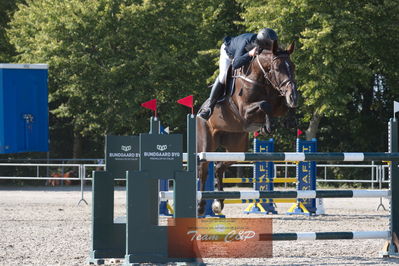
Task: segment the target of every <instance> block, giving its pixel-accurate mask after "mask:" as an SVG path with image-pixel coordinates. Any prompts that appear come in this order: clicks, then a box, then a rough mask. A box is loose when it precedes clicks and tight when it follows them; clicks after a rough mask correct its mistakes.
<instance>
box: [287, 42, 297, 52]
mask: <svg viewBox="0 0 399 266" xmlns="http://www.w3.org/2000/svg"><path fill="white" fill-rule="evenodd" d="M294 50H295V41H292V42H291V44H290V46H288V49H287V53H288V54H292V53H293V52H294Z"/></svg>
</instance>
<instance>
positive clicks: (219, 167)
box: [212, 162, 231, 213]
mask: <svg viewBox="0 0 399 266" xmlns="http://www.w3.org/2000/svg"><path fill="white" fill-rule="evenodd" d="M230 165H231V163H230V162H217V163H216V165H215V177H216V180H217V188H218V191H223V187H224V186H223V176H224V172H225V171H226V170H227V168H228V167H229V166H230ZM223 208H224V200H214V201H213V203H212V211H213V212H214V213H221V212H222V210H223Z"/></svg>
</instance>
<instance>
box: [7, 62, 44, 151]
mask: <svg viewBox="0 0 399 266" xmlns="http://www.w3.org/2000/svg"><path fill="white" fill-rule="evenodd" d="M47 77H48V65H45V64H29V65H25V64H0V153H16V152H32V151H41V152H46V151H48V87H47Z"/></svg>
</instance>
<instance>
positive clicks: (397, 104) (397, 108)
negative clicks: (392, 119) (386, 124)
mask: <svg viewBox="0 0 399 266" xmlns="http://www.w3.org/2000/svg"><path fill="white" fill-rule="evenodd" d="M397 112H399V102H396V101H394V102H393V116H395V114H396V113H397Z"/></svg>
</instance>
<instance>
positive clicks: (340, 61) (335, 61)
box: [0, 0, 399, 156]
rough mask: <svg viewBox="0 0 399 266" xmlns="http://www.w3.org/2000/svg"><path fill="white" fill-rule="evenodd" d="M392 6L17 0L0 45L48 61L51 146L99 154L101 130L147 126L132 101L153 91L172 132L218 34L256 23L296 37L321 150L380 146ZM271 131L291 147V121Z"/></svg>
mask: <svg viewBox="0 0 399 266" xmlns="http://www.w3.org/2000/svg"><path fill="white" fill-rule="evenodd" d="M0 3H1V4H3V5H4V3H5V2H0ZM9 3H14V2H13V1H10V2H9ZM1 7H4V8H2V9H0V10H1V11H0V12H3V11H4V10H7V11H6V13H7V14H10V13H9V11H12V10H13V9H14V8H15V5H14V4H11V5H8V6H1ZM398 11H399V5H397V2H396V1H393V0H383V1H380V0H378V1H377V0H375V1H349V0H337V1H334V2H331V1H330V2H328V1H322V2H320V1H314V0H267V1H266V0H236V1H231V0H220V1H211V0H85V1H81V0H64V1H52V0H27V1H26V2H23V3H21V4H19V5H18V10H17V11H16V13H15V14H14V15H13V17H12V21H11V22H10V23H9V24H8V29H6V27H4V26H5V25H6V24H7V22H8V20H7V19H5V20H4V18H6V17H5V16H2V18H3V20H1V21H0V25H2V28H0V45H1V47H2V49H1V51H8V52H6V54H8V55H10V54H12V53H13V52H12V50H13V49H15V51H16V52H17V57H15V58H14V60H15V61H17V62H23V63H39V62H40V63H48V64H49V66H50V71H49V73H50V80H49V82H50V83H49V85H50V86H49V87H50V95H49V99H50V110H51V136H52V149H53V152H54V151H55V150H57V152H54V153H53V155H54V154H55V155H59V156H61V154H62V156H70V155H71V153H72V147H71V146H72V145H70V143H71V142H74V149H73V150H74V156H102V151H103V141H102V140H103V136H104V135H105V134H128V135H131V134H137V133H139V132H145V131H147V130H148V125H147V124H148V122H147V118H148V116H149V115H150V113H149V111H147V110H145V109H143V108H141V107H140V103H142V102H145V101H147V100H150V99H152V98H157V99H158V101H159V103H160V104H159V114H160V116H161V119H162V121H163V122H164V123H165V125H166V126H171V127H172V129H174V130H175V131H178V132H179V131H180V132H182V131H183V129H184V127H185V126H184V121H185V119H184V117H185V114H186V113H187V111H188V110H187V109H185V107H182V106H179V105H177V104H175V101H176V100H177V99H179V98H182V97H184V96H186V95H189V94H193V95H194V96H195V97H196V99H197V102H196V104H197V106H198V105H199V104H200V103H201V102H202V101H203V100H205V99H206V97H207V96H208V93H209V89H208V88H207V84H208V83H210V82H211V80H212V77H214V76H215V75H216V74H217V59H218V56H219V47H220V44H221V41H222V39H223V37H224V36H226V35H233V36H234V35H238V34H240V33H243V32H245V31H247V32H256V31H257V30H259V29H260V28H263V27H271V28H274V29H275V30H276V31H277V32H278V34H279V36H280V43H281V44H283V45H287V44H288V43H289V42H291V41H292V40H295V42H296V46H297V48H298V49H297V51H296V52H295V53H294V54H293V61H294V63H295V64H296V69H297V71H296V72H297V81H298V85H299V89H300V91H301V94H302V103H301V107H300V108H299V110H298V113H299V116H300V118H301V120H300V127H301V128H302V129H304V128H307V137H308V138H311V137H315V136H316V135H317V137H318V138H319V140H320V142H321V145H319V146H320V147H323V150H349V149H358V150H361V149H362V150H383V149H384V147H383V145H382V144H381V143H382V139H385V131H386V130H385V122H386V120H387V118H388V117H389V116H390V115H391V113H392V100H394V99H398V97H399V88H398V87H399V82H398V76H399V74H398V67H397V66H398V65H397V62H399V58H398V57H399V54H398V53H397V48H398V45H397V40H396V39H397V36H398V35H399V28H398V27H397V25H398V24H399V12H398ZM2 15H3V13H2ZM5 29H6V32H7V35H6V36H5V35H4V34H2V32H4V30H5ZM4 40H5V41H4ZM8 40H9V41H10V43H11V44H12V46H7V47H8V48H3V47H5V46H4V44H7V43H8ZM7 49H8V50H7ZM10 51H11V52H10ZM3 53H4V52H3ZM2 57H4V55H3V54H0V59H2ZM381 132H384V134H381ZM274 136H275V138H276V139H277V143H279V144H278V145H281V147H279V148H278V149H279V150H292V149H293V146H294V145H295V144H294V139H295V132H294V131H287V130H284V129H278V130H277V131H276V132H275V134H274ZM338 143H339V144H338ZM58 150H59V151H58Z"/></svg>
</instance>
